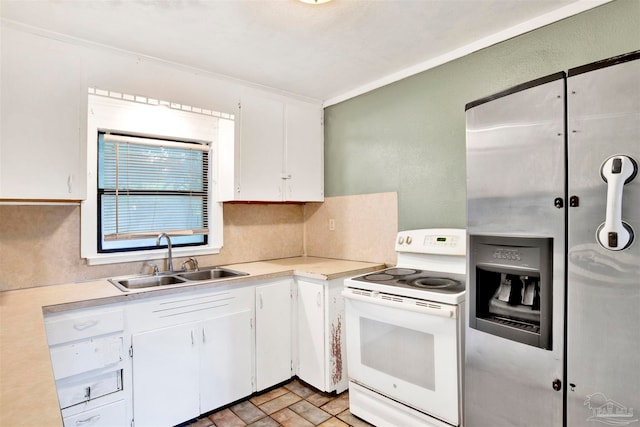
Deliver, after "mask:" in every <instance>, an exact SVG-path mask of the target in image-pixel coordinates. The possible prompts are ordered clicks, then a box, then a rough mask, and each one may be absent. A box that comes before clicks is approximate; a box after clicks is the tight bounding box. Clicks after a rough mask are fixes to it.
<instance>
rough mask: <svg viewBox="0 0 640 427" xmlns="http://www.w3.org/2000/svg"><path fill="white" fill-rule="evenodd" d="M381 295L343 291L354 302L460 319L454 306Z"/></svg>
mask: <svg viewBox="0 0 640 427" xmlns="http://www.w3.org/2000/svg"><path fill="white" fill-rule="evenodd" d="M379 295H380V294H379V293H377V292H371V296H367V295H360V294H357V293H354V292H353V291H351V290H349V289H345V290H344V291H342V296H343V297H345V298H347V299H351V300H354V301H362V302H366V303H369V304H376V305H382V306H385V307H391V308H396V309H400V310H409V311H415V312H417V313H423V314H429V315H432V316H440V317H446V318H449V319H456V318H457V317H458V307H457V306H454V305H445V304H439V303H435V302H430V301H421V300H416V299H412V298H404V297H396V296H393V297H391V298H399V299H401V300H402V302H401V301H394V300H388V299H383V298H382V297H380V296H379Z"/></svg>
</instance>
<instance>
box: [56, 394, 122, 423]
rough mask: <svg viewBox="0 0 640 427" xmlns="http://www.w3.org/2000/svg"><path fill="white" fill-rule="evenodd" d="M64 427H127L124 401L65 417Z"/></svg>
mask: <svg viewBox="0 0 640 427" xmlns="http://www.w3.org/2000/svg"><path fill="white" fill-rule="evenodd" d="M63 422H64V427H83V426H84V427H113V426H128V425H129V422H128V421H127V411H126V406H125V403H124V400H119V401H117V402H114V403H110V404H108V405H104V406H100V407H98V408H95V409H92V410H89V411H85V412H81V413H79V414H77V415H73V416H69V417H65V418H64V419H63Z"/></svg>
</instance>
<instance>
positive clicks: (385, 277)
mask: <svg viewBox="0 0 640 427" xmlns="http://www.w3.org/2000/svg"><path fill="white" fill-rule="evenodd" d="M363 279H367V280H371V281H374V282H381V281H383V280H391V279H393V276H392V275H390V274H384V273H377V274H369V275H367V276H364V277H363Z"/></svg>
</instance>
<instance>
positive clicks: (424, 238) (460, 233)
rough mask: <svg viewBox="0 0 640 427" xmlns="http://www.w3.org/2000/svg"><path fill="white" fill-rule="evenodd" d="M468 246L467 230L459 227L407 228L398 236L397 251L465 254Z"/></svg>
mask: <svg viewBox="0 0 640 427" xmlns="http://www.w3.org/2000/svg"><path fill="white" fill-rule="evenodd" d="M466 246H467V235H466V230H464V229H459V228H428V229H421V230H407V231H401V232H399V233H398V236H397V238H396V252H410V253H423V254H437V255H465V254H466Z"/></svg>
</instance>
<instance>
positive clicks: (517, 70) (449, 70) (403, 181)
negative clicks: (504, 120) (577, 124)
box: [325, 0, 640, 230]
mask: <svg viewBox="0 0 640 427" xmlns="http://www.w3.org/2000/svg"><path fill="white" fill-rule="evenodd" d="M639 49H640V0H616V1H614V2H612V3H607V4H605V5H602V6H600V7H598V8H595V9H591V10H589V11H587V12H583V13H581V14H579V15H576V16H573V17H570V18H567V19H565V20H562V21H560V22H557V23H554V24H551V25H548V26H546V27H543V28H540V29H538V30H535V31H532V32H529V33H527V34H524V35H521V36H518V37H516V38H513V39H510V40H507V41H505V42H502V43H499V44H496V45H494V46H491V47H488V48H486V49H483V50H481V51H478V52H475V53H473V54H471V55H468V56H465V57H463V58H460V59H458V60H455V61H452V62H449V63H447V64H444V65H441V66H439V67H436V68H434V69H431V70H428V71H425V72H423V73H420V74H417V75H415V76H412V77H409V78H406V79H404V80H401V81H399V82H396V83H393V84H390V85H388V86H385V87H383V88H380V89H377V90H375V91H372V92H369V93H366V94H363V95H360V96H358V97H356V98H353V99H350V100H347V101H344V102H342V103H340V104H336V105H333V106H330V107H327V108H326V109H325V194H326V196H344V195H355V194H367V193H378V192H386V191H397V192H398V220H399V230H408V229H412V228H427V227H465V224H466V207H465V205H466V200H465V196H466V193H465V186H466V184H465V179H466V177H465V112H464V107H465V105H466V104H467V103H468V102H470V101H473V100H476V99H479V98H482V97H484V96H486V95H490V94H493V93H495V92H498V91H501V90H503V89H506V88H509V87H511V86H514V85H516V84H519V83H523V82H526V81H529V80H532V79H535V78H538V77H542V76H545V75H548V74H552V73H555V72H557V71H562V70H567V69H569V68H572V67H575V66H579V65H583V64H587V63H590V62H594V61H597V60H600V59H605V58H608V57H611V56H616V55H619V54H622V53H626V52H631V51H634V50H639Z"/></svg>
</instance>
